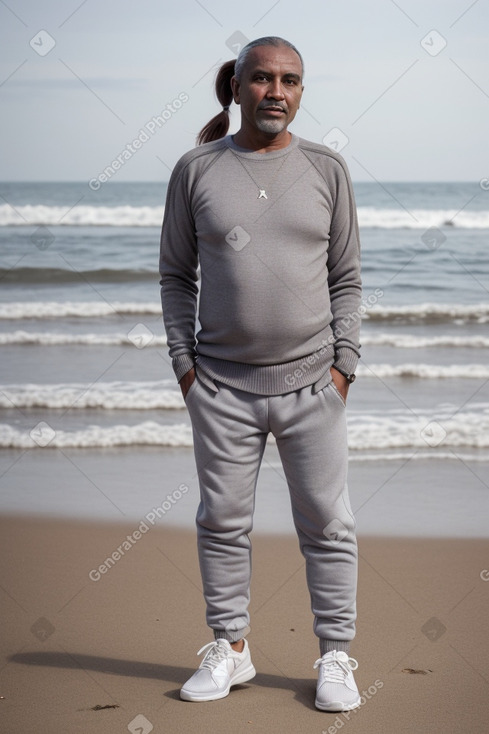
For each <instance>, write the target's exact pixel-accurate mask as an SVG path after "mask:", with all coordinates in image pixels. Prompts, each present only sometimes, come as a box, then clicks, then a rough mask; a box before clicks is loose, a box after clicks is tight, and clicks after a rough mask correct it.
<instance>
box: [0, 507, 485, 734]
mask: <svg viewBox="0 0 489 734" xmlns="http://www.w3.org/2000/svg"><path fill="white" fill-rule="evenodd" d="M0 538H1V540H0V543H1V550H2V557H3V559H4V564H3V572H2V577H1V591H0V598H1V605H2V620H3V624H2V648H3V650H2V663H1V665H2V668H1V673H0V696H1V699H0V706H1V709H0V711H1V713H0V716H1V719H2V726H1V729H2V732H5V734H25V733H26V732H39V734H44V732H46V733H49V734H57V733H58V732H59V733H60V734H61V732H63V734H65V733H66V732H70V734H74V733H76V732H83V734H91V733H92V732H94V733H95V732H97V734H99V733H100V732H103V734H112V733H114V734H115V733H116V732H124V731H129V732H140V733H141V732H142V734H147V733H149V732H150V731H154V732H171V733H172V734H173V733H175V734H179V733H180V732H182V733H183V732H185V733H186V734H192V733H193V732H199V734H203V733H205V732H216V733H217V734H220V733H222V734H227V733H228V732H233V733H234V732H236V733H237V734H240V733H241V732H255V731H256V732H259V731H260V732H262V731H263V732H265V731H266V732H269V733H270V734H271V733H274V732H277V734H278V732H280V733H282V732H303V731H307V732H311V733H317V734H322V733H323V732H328V734H336V732H337V731H340V730H343V731H344V732H348V733H349V734H356V732H362V734H369V733H370V732H372V733H374V732H375V733H376V734H378V733H379V732H385V733H388V734H391V733H393V732H396V734H401V733H403V732H406V734H407V733H409V734H411V733H414V732H416V734H434V733H436V732H444V733H446V734H448V733H451V732H453V733H455V732H461V731H464V732H471V734H485V732H487V730H488V726H489V703H488V698H487V686H488V683H489V663H488V660H489V649H488V648H489V642H488V641H489V620H488V616H487V614H486V613H485V612H484V609H486V608H487V595H488V593H489V583H488V580H489V570H488V569H489V557H488V544H487V541H486V540H485V539H472V540H463V539H446V538H441V539H440V538H438V539H427V538H423V539H417V538H388V537H383V538H372V537H367V536H366V537H362V536H360V537H359V550H360V566H359V576H360V580H359V594H358V612H359V619H358V628H357V637H356V639H355V641H354V643H353V646H352V650H351V655H352V656H353V657H355V658H356V659H357V660H358V662H359V668H358V671H357V673H356V678H357V682H358V685H359V689H360V691H361V692H362V695H363V698H362V706H361V707H360V708H359V709H358V710H356V711H354V712H350V713H349V714H338V715H337V714H327V713H322V712H319V711H317V710H316V709H315V708H314V690H315V680H316V673H315V671H314V670H313V669H312V666H313V663H314V661H315V659H316V657H317V654H318V648H317V640H316V638H315V636H314V634H313V632H312V615H311V613H310V610H309V598H308V593H307V587H306V583H305V574H304V562H303V559H302V557H301V555H300V553H299V550H298V546H297V541H296V539H295V537H294V536H293V535H291V534H290V535H274V536H267V535H262V534H255V535H254V537H253V552H254V570H253V582H252V603H251V618H252V631H251V634H250V636H249V642H250V647H251V651H252V656H253V661H254V664H255V667H256V669H257V676H256V678H255V679H254V680H253V681H251V682H250V683H248V684H245V685H242V686H237V687H236V688H234V689H232V691H231V694H230V696H229V697H228V698H226V699H224V700H222V701H218V702H209V703H203V704H195V703H185V702H182V701H180V699H179V688H180V686H181V684H182V683H183V682H184V681H185V680H186V679H187V677H188V676H189V675H190V674H191V673H192V672H193V670H194V669H195V667H196V666H197V665H198V658H197V656H196V653H197V650H198V649H199V648H200V647H201V646H202V645H203V644H205V643H206V642H207V641H210V639H211V636H210V635H209V631H208V629H207V627H206V625H205V622H204V605H203V600H202V595H201V584H200V575H199V570H198V562H197V554H196V547H195V537H194V533H193V532H191V531H186V530H179V529H175V528H161V527H158V526H155V527H153V528H150V529H149V530H147V531H144V528H143V527H141V528H138V523H133V524H124V525H123V524H115V523H111V524H96V523H88V522H76V521H73V520H65V519H58V520H53V519H47V518H44V519H42V518H39V517H37V518H29V517H20V516H4V517H3V518H2V519H1V521H0ZM109 557H112V559H114V558H115V559H116V560H115V561H114V560H112V561H111V562H109V563H107V562H106V559H108V558H109Z"/></svg>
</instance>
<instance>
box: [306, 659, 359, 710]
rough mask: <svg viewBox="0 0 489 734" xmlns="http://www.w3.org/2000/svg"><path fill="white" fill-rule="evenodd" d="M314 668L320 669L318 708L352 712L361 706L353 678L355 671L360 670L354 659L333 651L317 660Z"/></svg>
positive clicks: (317, 696)
mask: <svg viewBox="0 0 489 734" xmlns="http://www.w3.org/2000/svg"><path fill="white" fill-rule="evenodd" d="M314 668H319V679H318V685H317V691H316V708H318V709H321V711H351V710H352V709H355V708H357V706H360V694H359V692H358V688H357V684H356V683H355V679H354V677H353V671H354V670H356V669H357V668H358V663H357V661H356V660H355V659H354V658H349V657H348V655H347V654H346V652H343V651H341V650H340V651H338V650H333V651H332V652H327V653H325V654H324V655H323V657H322V658H319V660H316V662H315V663H314Z"/></svg>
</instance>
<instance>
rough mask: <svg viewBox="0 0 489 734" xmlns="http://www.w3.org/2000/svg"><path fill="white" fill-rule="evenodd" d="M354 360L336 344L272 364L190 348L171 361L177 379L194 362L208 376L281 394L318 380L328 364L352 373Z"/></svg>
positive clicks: (259, 391)
mask: <svg viewBox="0 0 489 734" xmlns="http://www.w3.org/2000/svg"><path fill="white" fill-rule="evenodd" d="M357 363H358V353H357V352H356V351H354V350H353V349H350V348H348V347H340V348H339V349H337V350H336V352H335V350H334V346H333V345H331V346H329V347H327V348H325V349H321V350H320V351H319V352H313V353H312V354H309V355H307V356H305V357H301V358H300V359H296V360H293V361H292V362H284V363H282V364H274V365H253V364H242V363H240V362H231V361H229V360H224V359H215V358H214V357H205V356H202V355H195V354H194V353H190V352H188V353H185V354H181V355H179V356H178V357H174V358H173V361H172V364H173V370H174V372H175V375H176V378H177V381H178V382H180V380H181V379H182V377H183V376H184V375H185V374H186V373H187V372H188V371H189V370H191V369H192V367H195V365H196V364H198V366H199V367H200V368H201V369H202V370H203V371H204V372H205V373H206V375H207V376H208V377H209V378H210V380H217V381H218V382H222V383H223V384H224V385H229V386H230V387H234V388H236V389H238V390H243V391H245V392H251V393H254V394H255V395H283V394H285V393H288V392H294V391H295V390H300V389H302V388H303V387H307V386H308V385H313V384H315V383H316V382H318V381H319V380H320V379H321V378H322V377H323V376H324V375H325V373H326V372H327V370H329V368H330V367H331V366H334V367H337V368H338V369H339V370H340V371H341V372H344V373H346V374H353V373H354V372H355V369H356V366H357ZM325 384H326V382H324V384H321V386H320V387H321V388H322V387H324V386H325Z"/></svg>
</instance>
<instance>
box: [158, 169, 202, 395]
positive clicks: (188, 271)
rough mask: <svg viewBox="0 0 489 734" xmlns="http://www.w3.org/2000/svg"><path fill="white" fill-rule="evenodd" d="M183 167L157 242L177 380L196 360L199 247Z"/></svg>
mask: <svg viewBox="0 0 489 734" xmlns="http://www.w3.org/2000/svg"><path fill="white" fill-rule="evenodd" d="M185 171H186V169H185V167H183V166H182V165H177V167H176V168H175V170H174V172H173V174H172V176H171V178H170V183H169V185H168V191H167V196H166V205H165V214H164V218H163V226H162V230H161V242H160V275H161V280H160V285H161V305H162V308H163V321H164V324H165V330H166V335H167V341H168V347H169V350H170V357H171V358H172V365H173V369H174V372H175V375H176V378H177V380H178V381H180V380H181V378H182V377H183V376H184V374H185V373H186V372H188V370H189V369H191V368H192V367H193V365H194V362H195V344H196V341H195V323H196V312H197V294H198V290H199V289H198V285H197V281H198V272H197V269H198V251H197V243H196V236H195V227H194V222H193V217H192V212H191V208H190V201H189V194H188V188H187V184H186V180H185V179H186V176H185Z"/></svg>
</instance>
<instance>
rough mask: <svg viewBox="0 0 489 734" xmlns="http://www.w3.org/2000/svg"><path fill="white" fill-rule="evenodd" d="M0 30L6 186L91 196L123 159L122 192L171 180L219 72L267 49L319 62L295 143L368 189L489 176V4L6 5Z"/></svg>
mask: <svg viewBox="0 0 489 734" xmlns="http://www.w3.org/2000/svg"><path fill="white" fill-rule="evenodd" d="M0 28H1V31H0V39H1V42H0V104H1V110H2V112H1V115H0V140H1V148H2V155H1V170H0V179H1V180H3V181H8V180H14V181H22V180H24V181H31V180H32V181H44V180H46V181H84V180H87V181H88V180H90V179H94V178H96V177H97V176H99V174H100V173H101V172H102V171H103V170H104V168H106V167H107V166H108V165H110V164H111V162H112V161H113V160H114V159H117V157H118V156H121V157H122V154H123V151H126V153H125V156H124V158H123V160H124V162H123V165H121V166H120V168H119V170H118V171H117V172H116V174H115V175H114V176H113V180H117V181H162V180H167V179H168V175H169V172H170V170H171V168H172V166H173V165H174V164H175V162H176V161H177V159H178V158H179V157H180V155H182V154H183V153H184V152H185V151H186V150H188V149H189V148H191V147H193V146H194V141H195V136H196V134H197V132H198V131H199V129H200V128H201V127H202V125H203V124H204V123H205V122H207V121H208V120H209V119H210V117H212V116H213V115H214V114H215V113H216V112H217V111H218V109H219V107H218V105H217V102H216V100H215V97H214V93H213V86H212V85H213V78H214V75H215V72H216V70H217V68H218V65H219V63H222V62H223V61H225V60H228V59H230V58H233V57H234V56H235V53H236V50H237V48H238V44H240V43H242V42H243V40H244V39H249V40H251V39H254V38H258V37H260V36H264V35H279V36H282V37H285V38H287V39H288V40H290V41H292V42H293V43H294V44H295V45H296V46H297V47H298V48H299V49H300V51H301V52H302V54H303V56H304V59H305V65H306V75H305V91H304V96H303V102H302V107H301V109H300V110H299V112H298V115H297V117H296V120H295V121H294V123H293V125H292V128H291V129H292V130H293V131H294V132H295V133H297V134H298V135H300V136H302V137H304V138H308V139H309V140H313V141H316V142H321V141H324V142H327V143H329V144H332V145H333V146H334V147H337V149H338V150H340V149H341V153H342V155H343V156H344V157H345V158H346V160H347V163H348V165H349V167H350V171H351V174H352V177H353V179H354V180H356V181H371V180H374V179H377V180H381V181H453V180H456V181H479V180H481V179H483V178H487V177H489V155H488V151H489V145H488V140H487V137H488V136H487V133H488V130H489V73H488V66H489V64H488V46H489V43H488V40H489V38H488V29H489V2H488V0H476V1H475V2H473V0H434V1H432V2H430V0H399V2H397V0H396V2H394V0H343V1H342V0H335V1H334V2H332V1H331V0H301V1H300V2H298V1H297V0H260V2H259V1H258V0H246V2H241V3H231V2H229V0H175V2H168V1H167V0H137V2H136V1H132V0H84V2H80V1H79V0H45V1H44V2H40V1H39V0H18V2H15V0H5V2H4V0H0ZM163 112H164V114H162V113H163ZM158 115H160V122H159V125H158V124H157V122H156V121H155V120H154V119H153V118H157V116H158ZM238 123H239V108H236V107H235V106H233V108H232V130H235V129H237V127H238ZM148 126H149V127H148ZM142 130H143V131H144V132H145V134H143V135H141V131H142ZM331 130H333V132H330V131H331ZM145 138H147V140H146V139H145ZM136 139H139V140H140V144H139V145H138V146H137V148H136V147H135V146H133V145H132V143H133V141H134V140H136ZM127 146H131V147H132V152H131V148H128V147H127ZM128 151H129V152H128ZM121 159H122V158H121Z"/></svg>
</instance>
